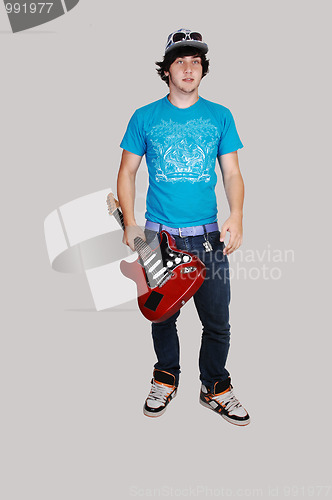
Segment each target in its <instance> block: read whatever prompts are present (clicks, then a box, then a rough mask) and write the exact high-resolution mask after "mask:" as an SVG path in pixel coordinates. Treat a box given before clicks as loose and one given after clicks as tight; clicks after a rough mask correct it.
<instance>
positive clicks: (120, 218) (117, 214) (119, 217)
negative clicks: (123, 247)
mask: <svg viewBox="0 0 332 500" xmlns="http://www.w3.org/2000/svg"><path fill="white" fill-rule="evenodd" d="M113 216H114V217H115V218H116V220H117V222H118V223H119V225H120V227H121V228H122V229H123V231H124V229H125V225H124V222H123V215H122V212H121V210H120V208H117V209H116V210H115V211H114V212H113Z"/></svg>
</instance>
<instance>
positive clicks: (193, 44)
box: [165, 40, 209, 55]
mask: <svg viewBox="0 0 332 500" xmlns="http://www.w3.org/2000/svg"><path fill="white" fill-rule="evenodd" d="M186 46H187V47H197V48H198V49H199V50H200V51H201V52H203V54H206V53H207V51H208V50H209V48H208V46H207V44H206V43H204V42H200V41H198V40H181V41H180V42H175V43H173V45H171V46H170V47H168V48H167V49H166V50H165V55H166V54H168V52H170V51H171V50H174V49H176V48H178V47H186Z"/></svg>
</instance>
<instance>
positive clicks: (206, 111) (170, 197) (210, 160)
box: [120, 96, 243, 227]
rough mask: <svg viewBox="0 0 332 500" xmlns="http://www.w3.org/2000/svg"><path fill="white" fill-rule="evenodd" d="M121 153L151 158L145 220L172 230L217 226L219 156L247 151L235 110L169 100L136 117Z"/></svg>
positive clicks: (139, 111)
mask: <svg viewBox="0 0 332 500" xmlns="http://www.w3.org/2000/svg"><path fill="white" fill-rule="evenodd" d="M120 146H121V148H123V149H125V150H127V151H130V152H131V153H134V154H136V155H139V156H143V155H144V154H145V155H146V163H147V166H148V171H149V188H148V193H147V199H146V212H145V217H146V219H148V220H151V221H153V222H159V223H161V224H166V225H167V226H170V227H186V226H198V225H201V224H208V223H210V222H214V221H216V220H217V200H216V195H215V186H216V183H217V174H216V171H215V167H216V158H217V156H220V155H224V154H226V153H231V152H232V151H236V150H238V149H239V148H242V147H243V145H242V142H241V141H240V138H239V136H238V133H237V131H236V127H235V123H234V119H233V116H232V114H231V112H230V111H229V109H227V108H225V107H224V106H222V105H220V104H216V103H214V102H211V101H208V100H206V99H203V98H202V97H200V98H199V99H198V101H197V102H196V103H195V104H193V105H192V106H190V107H189V108H184V109H182V108H177V107H176V106H174V105H173V104H172V103H171V102H170V101H169V100H168V97H167V96H165V97H163V98H162V99H159V100H158V101H155V102H153V103H151V104H148V105H147V106H143V107H142V108H139V109H137V110H136V111H135V113H134V114H133V116H132V117H131V119H130V121H129V124H128V127H127V130H126V133H125V135H124V137H123V139H122V142H121V145H120Z"/></svg>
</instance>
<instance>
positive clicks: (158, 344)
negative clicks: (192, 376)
mask: <svg viewBox="0 0 332 500" xmlns="http://www.w3.org/2000/svg"><path fill="white" fill-rule="evenodd" d="M158 234H159V233H156V232H155V231H151V230H149V229H145V235H146V241H147V243H151V241H153V240H154V239H155V238H157V237H158ZM207 237H208V240H209V242H210V243H211V245H212V248H213V250H212V251H211V252H206V251H205V249H204V247H203V243H204V241H205V239H204V235H202V236H188V237H185V238H181V237H180V236H173V238H174V239H175V242H176V246H177V248H178V249H179V250H181V249H182V250H186V251H188V252H191V253H194V254H196V255H197V256H198V257H199V258H200V259H201V260H202V261H203V262H204V264H205V266H206V277H205V280H204V282H203V284H202V285H201V287H200V288H199V289H198V291H197V292H196V293H195V295H194V296H193V299H194V303H195V306H196V309H197V312H198V316H199V318H200V320H201V323H202V326H203V332H202V341H201V348H200V353H199V370H200V380H201V381H202V383H203V384H204V385H206V386H207V387H208V388H210V389H213V385H214V383H215V382H217V381H222V380H225V379H227V377H228V376H229V372H228V371H227V370H226V368H225V364H226V359H227V355H228V350H229V340H230V325H229V302H230V282H229V264H228V258H227V256H226V255H223V248H224V243H221V242H220V240H219V237H220V232H219V231H214V232H212V233H208V234H207ZM154 244H155V245H154ZM157 244H158V239H155V241H154V243H153V244H151V247H152V248H153V247H154V246H157ZM179 314H180V311H178V312H177V313H175V314H174V315H173V316H172V317H171V318H169V319H167V320H166V321H163V322H161V323H152V338H153V344H154V349H155V352H156V356H157V360H158V361H157V363H156V364H155V365H154V366H155V368H157V369H158V370H164V371H166V372H169V373H172V374H173V375H174V376H175V380H176V385H178V383H179V374H180V345H179V338H178V334H177V328H176V320H177V318H178V316H179Z"/></svg>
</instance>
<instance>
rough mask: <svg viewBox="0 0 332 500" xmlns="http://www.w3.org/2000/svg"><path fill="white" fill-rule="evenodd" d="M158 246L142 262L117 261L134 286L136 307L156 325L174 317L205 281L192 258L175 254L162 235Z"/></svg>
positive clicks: (170, 242) (167, 237)
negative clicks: (136, 297) (135, 288)
mask: <svg viewBox="0 0 332 500" xmlns="http://www.w3.org/2000/svg"><path fill="white" fill-rule="evenodd" d="M160 236H161V241H160V244H159V245H158V246H157V247H156V248H155V249H154V250H153V251H152V255H151V256H149V258H148V259H146V260H145V262H144V265H143V262H142V259H141V258H138V259H137V260H136V261H134V262H126V261H125V260H123V261H121V263H120V269H121V272H122V273H123V274H124V275H125V276H126V277H127V278H130V279H132V280H133V281H135V283H136V285H137V295H138V299H137V300H138V306H139V308H140V310H141V312H142V314H143V315H144V316H145V317H146V318H147V319H148V320H149V321H152V322H154V323H160V322H161V321H164V320H166V319H168V318H169V317H171V316H172V315H173V314H175V313H176V312H177V311H178V310H179V309H180V308H181V307H182V306H183V305H184V304H185V303H186V302H187V301H188V300H189V299H190V298H191V297H192V296H193V295H194V293H195V292H196V291H197V290H198V289H199V287H200V286H201V285H202V283H203V281H204V277H205V266H204V264H203V262H202V261H201V260H200V259H199V258H198V257H196V256H195V255H193V254H191V253H189V252H185V251H183V250H178V249H177V248H176V246H175V240H174V239H173V238H172V236H171V235H170V234H169V233H167V232H166V231H161V233H160Z"/></svg>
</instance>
